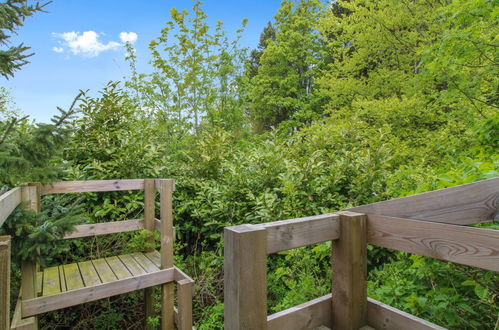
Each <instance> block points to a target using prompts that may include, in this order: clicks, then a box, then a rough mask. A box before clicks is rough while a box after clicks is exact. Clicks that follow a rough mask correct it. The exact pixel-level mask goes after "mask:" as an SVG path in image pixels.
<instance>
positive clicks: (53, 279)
mask: <svg viewBox="0 0 499 330" xmlns="http://www.w3.org/2000/svg"><path fill="white" fill-rule="evenodd" d="M42 283H43V291H42V295H44V296H49V295H51V294H56V293H59V292H61V285H60V281H59V267H57V266H55V267H48V268H45V269H44V270H43V281H42Z"/></svg>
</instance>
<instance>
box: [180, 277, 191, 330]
mask: <svg viewBox="0 0 499 330" xmlns="http://www.w3.org/2000/svg"><path fill="white" fill-rule="evenodd" d="M192 289H193V281H191V280H180V281H178V282H177V295H178V298H177V300H178V324H177V328H178V329H179V330H192Z"/></svg>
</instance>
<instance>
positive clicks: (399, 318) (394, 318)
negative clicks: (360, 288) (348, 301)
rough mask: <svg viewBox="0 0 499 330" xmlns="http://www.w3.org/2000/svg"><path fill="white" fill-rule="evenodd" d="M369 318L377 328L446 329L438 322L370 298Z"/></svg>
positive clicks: (370, 323)
mask: <svg viewBox="0 0 499 330" xmlns="http://www.w3.org/2000/svg"><path fill="white" fill-rule="evenodd" d="M367 320H368V323H369V325H370V326H372V327H374V328H375V329H377V330H403V329H408V330H409V329H410V330H445V328H442V327H440V326H438V325H436V324H433V323H431V322H428V321H426V320H423V319H420V318H419V317H416V316H414V315H411V314H408V313H406V312H403V311H401V310H398V309H396V308H394V307H391V306H389V305H386V304H383V303H381V302H379V301H377V300H374V299H371V298H368V302H367Z"/></svg>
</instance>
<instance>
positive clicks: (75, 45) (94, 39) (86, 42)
mask: <svg viewBox="0 0 499 330" xmlns="http://www.w3.org/2000/svg"><path fill="white" fill-rule="evenodd" d="M52 35H53V36H54V37H56V38H59V39H61V41H60V42H59V44H60V45H61V47H54V48H52V49H53V51H54V52H57V53H61V52H63V51H64V48H68V49H69V51H70V52H71V53H72V54H74V55H82V56H84V57H95V56H98V55H99V54H100V53H102V52H105V51H108V50H116V49H119V48H120V47H121V46H123V44H122V43H119V42H117V41H109V42H108V43H105V44H104V43H102V42H100V41H99V37H100V36H101V35H103V34H102V33H101V34H99V33H97V32H95V31H85V32H83V33H82V34H80V33H79V32H75V31H71V32H64V33H52ZM120 39H121V41H122V42H123V43H125V42H131V43H134V42H135V41H136V40H137V33H135V32H121V33H120Z"/></svg>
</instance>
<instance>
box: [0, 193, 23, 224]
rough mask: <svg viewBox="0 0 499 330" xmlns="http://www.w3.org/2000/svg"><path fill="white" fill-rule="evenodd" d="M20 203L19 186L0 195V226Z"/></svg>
mask: <svg viewBox="0 0 499 330" xmlns="http://www.w3.org/2000/svg"><path fill="white" fill-rule="evenodd" d="M20 203H21V188H20V187H17V188H14V189H11V190H9V191H7V192H6V193H5V194H3V195H1V196H0V226H2V225H3V223H4V222H5V220H7V218H8V217H9V215H10V214H11V213H12V211H14V209H15V208H16V207H17V205H19V204H20Z"/></svg>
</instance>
